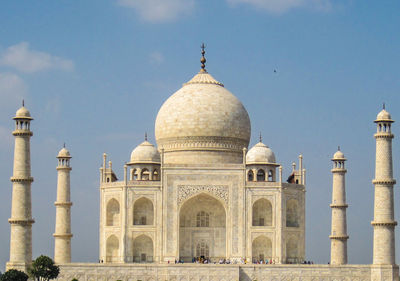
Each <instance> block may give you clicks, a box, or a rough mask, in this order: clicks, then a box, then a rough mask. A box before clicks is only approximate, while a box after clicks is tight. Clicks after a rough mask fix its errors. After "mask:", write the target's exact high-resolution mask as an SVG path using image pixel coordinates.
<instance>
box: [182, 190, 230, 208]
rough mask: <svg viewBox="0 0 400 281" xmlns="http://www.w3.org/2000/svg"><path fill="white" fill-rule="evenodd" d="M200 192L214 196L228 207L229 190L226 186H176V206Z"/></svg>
mask: <svg viewBox="0 0 400 281" xmlns="http://www.w3.org/2000/svg"><path fill="white" fill-rule="evenodd" d="M201 192H207V193H210V194H212V195H215V196H216V197H218V198H219V199H221V200H222V201H223V202H224V203H225V205H226V206H228V203H229V188H228V186H226V185H178V204H179V205H180V204H182V202H183V201H185V199H186V198H189V197H191V196H192V195H195V194H198V193H201Z"/></svg>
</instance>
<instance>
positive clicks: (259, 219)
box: [252, 198, 272, 226]
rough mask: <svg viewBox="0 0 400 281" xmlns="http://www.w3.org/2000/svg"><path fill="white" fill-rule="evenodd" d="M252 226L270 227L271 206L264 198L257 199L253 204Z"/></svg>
mask: <svg viewBox="0 0 400 281" xmlns="http://www.w3.org/2000/svg"><path fill="white" fill-rule="evenodd" d="M252 216H253V226H271V225H272V204H271V202H269V200H267V199H265V198H261V199H258V200H257V201H256V202H254V204H253V212H252Z"/></svg>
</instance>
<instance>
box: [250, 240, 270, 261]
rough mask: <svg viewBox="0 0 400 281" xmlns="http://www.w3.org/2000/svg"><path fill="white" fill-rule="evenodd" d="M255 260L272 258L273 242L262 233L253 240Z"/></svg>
mask: <svg viewBox="0 0 400 281" xmlns="http://www.w3.org/2000/svg"><path fill="white" fill-rule="evenodd" d="M251 250H252V258H253V262H256V261H265V260H271V259H272V242H271V239H269V238H268V237H266V236H264V235H261V236H258V237H257V238H256V239H254V240H253V243H252V245H251Z"/></svg>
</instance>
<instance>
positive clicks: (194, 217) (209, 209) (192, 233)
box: [179, 193, 226, 262]
mask: <svg viewBox="0 0 400 281" xmlns="http://www.w3.org/2000/svg"><path fill="white" fill-rule="evenodd" d="M179 256H180V258H181V259H183V260H184V261H185V262H191V261H192V260H193V258H200V257H202V258H209V259H211V260H212V261H218V260H219V259H223V258H225V257H226V213H225V208H224V206H223V205H222V204H221V202H219V201H218V200H217V199H215V198H213V197H212V196H210V195H207V194H204V193H202V194H199V195H197V196H195V197H193V198H191V199H189V200H188V201H186V202H185V203H184V204H183V205H182V207H181V209H180V213H179Z"/></svg>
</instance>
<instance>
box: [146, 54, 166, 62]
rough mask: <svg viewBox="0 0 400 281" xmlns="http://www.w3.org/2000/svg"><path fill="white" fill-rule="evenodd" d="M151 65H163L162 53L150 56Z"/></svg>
mask: <svg viewBox="0 0 400 281" xmlns="http://www.w3.org/2000/svg"><path fill="white" fill-rule="evenodd" d="M149 59H150V63H152V64H162V63H163V62H164V55H163V54H161V53H160V52H152V53H150V55H149Z"/></svg>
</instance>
